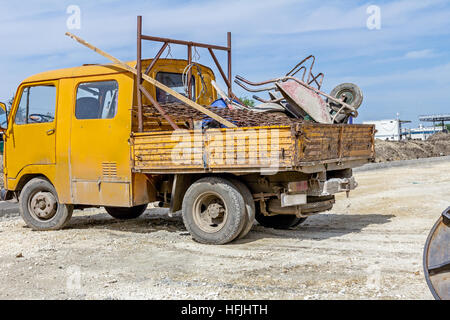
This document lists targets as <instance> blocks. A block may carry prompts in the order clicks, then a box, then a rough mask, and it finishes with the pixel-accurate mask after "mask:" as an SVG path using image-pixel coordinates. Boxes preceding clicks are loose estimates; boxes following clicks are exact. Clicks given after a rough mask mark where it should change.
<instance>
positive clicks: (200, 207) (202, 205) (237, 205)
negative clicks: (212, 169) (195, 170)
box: [182, 177, 246, 244]
mask: <svg viewBox="0 0 450 320" xmlns="http://www.w3.org/2000/svg"><path fill="white" fill-rule="evenodd" d="M182 207H183V208H182V214H183V222H184V224H185V226H186V229H187V230H188V231H189V233H190V234H191V236H192V238H193V239H194V240H195V241H197V242H200V243H205V244H225V243H228V242H231V241H233V240H234V239H236V237H237V236H238V235H239V233H240V232H241V231H242V229H243V228H244V223H245V215H246V209H245V201H244V198H243V196H242V194H241V192H240V191H239V188H238V187H236V186H235V185H234V184H233V183H232V182H230V181H228V180H226V179H224V178H219V177H207V178H203V179H200V180H198V181H196V182H195V183H193V184H192V185H191V186H190V187H189V189H188V190H187V191H186V193H185V195H184V198H183V205H182Z"/></svg>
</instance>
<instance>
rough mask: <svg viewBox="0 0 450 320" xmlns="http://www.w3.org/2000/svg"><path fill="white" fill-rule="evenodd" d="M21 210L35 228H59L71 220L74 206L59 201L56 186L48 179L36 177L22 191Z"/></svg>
mask: <svg viewBox="0 0 450 320" xmlns="http://www.w3.org/2000/svg"><path fill="white" fill-rule="evenodd" d="M19 212H20V215H21V216H22V219H23V220H24V221H25V223H26V224H27V225H28V226H29V227H30V228H32V229H33V230H39V231H45V230H58V229H62V228H63V227H64V226H65V225H66V224H67V223H68V222H69V220H70V218H71V217H72V213H73V206H72V205H67V204H62V203H59V200H58V195H57V193H56V190H55V187H53V185H52V184H51V183H50V182H49V181H48V180H46V179H44V178H34V179H31V180H30V181H29V182H28V183H27V184H26V185H25V187H24V188H23V189H22V191H21V192H20V196H19Z"/></svg>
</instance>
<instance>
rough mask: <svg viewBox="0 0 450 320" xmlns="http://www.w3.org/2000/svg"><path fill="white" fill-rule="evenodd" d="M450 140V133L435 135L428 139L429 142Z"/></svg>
mask: <svg viewBox="0 0 450 320" xmlns="http://www.w3.org/2000/svg"><path fill="white" fill-rule="evenodd" d="M449 140H450V133H447V132H438V133H435V134H433V135H432V136H431V137H429V138H428V139H427V141H449Z"/></svg>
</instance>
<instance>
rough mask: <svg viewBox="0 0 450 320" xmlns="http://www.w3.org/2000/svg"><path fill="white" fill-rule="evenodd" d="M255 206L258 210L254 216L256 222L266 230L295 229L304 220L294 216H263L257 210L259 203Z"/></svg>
mask: <svg viewBox="0 0 450 320" xmlns="http://www.w3.org/2000/svg"><path fill="white" fill-rule="evenodd" d="M257 206H258V208H257V211H256V216H255V218H256V221H258V223H259V224H260V225H262V226H263V227H266V228H274V229H280V230H286V229H289V228H292V227H296V226H298V225H299V224H301V223H303V222H304V221H305V220H306V218H298V217H297V216H296V215H295V214H277V215H273V216H265V215H264V214H262V213H261V210H260V209H259V203H258V204H257Z"/></svg>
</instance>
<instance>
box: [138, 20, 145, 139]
mask: <svg viewBox="0 0 450 320" xmlns="http://www.w3.org/2000/svg"><path fill="white" fill-rule="evenodd" d="M141 35H142V16H138V17H137V58H136V71H137V74H136V93H137V100H138V101H137V103H138V131H139V132H142V131H144V123H143V120H142V95H141V84H142V64H141V63H142V61H141V58H142V57H141V55H142V48H141V44H142V39H141Z"/></svg>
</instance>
